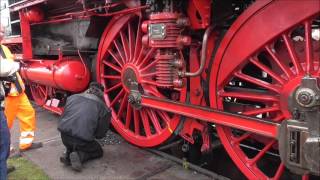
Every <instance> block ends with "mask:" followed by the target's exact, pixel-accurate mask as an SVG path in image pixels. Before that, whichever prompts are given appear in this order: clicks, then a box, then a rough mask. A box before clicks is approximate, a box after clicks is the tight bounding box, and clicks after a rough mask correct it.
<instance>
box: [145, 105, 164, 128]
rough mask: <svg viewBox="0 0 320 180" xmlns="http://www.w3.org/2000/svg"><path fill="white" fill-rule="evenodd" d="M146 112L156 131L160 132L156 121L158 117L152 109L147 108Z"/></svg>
mask: <svg viewBox="0 0 320 180" xmlns="http://www.w3.org/2000/svg"><path fill="white" fill-rule="evenodd" d="M147 113H148V114H149V117H150V120H151V122H152V124H153V126H154V128H155V130H156V132H157V133H158V134H159V133H160V132H161V126H160V124H159V122H158V117H157V116H156V114H155V112H154V110H152V109H149V110H148V111H147Z"/></svg>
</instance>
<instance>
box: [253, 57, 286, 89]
mask: <svg viewBox="0 0 320 180" xmlns="http://www.w3.org/2000/svg"><path fill="white" fill-rule="evenodd" d="M250 62H252V63H253V64H254V65H256V66H257V67H258V68H260V69H261V70H262V71H264V72H266V73H267V74H268V75H270V76H271V77H272V78H273V79H275V80H277V81H278V82H279V83H280V84H281V85H283V84H284V83H285V81H284V79H283V78H282V77H281V76H279V75H278V74H276V73H275V72H273V71H272V70H271V69H270V68H268V67H267V66H265V65H263V64H262V63H260V62H259V61H258V60H257V59H252V58H251V59H250Z"/></svg>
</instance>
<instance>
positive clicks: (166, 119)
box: [97, 15, 186, 147]
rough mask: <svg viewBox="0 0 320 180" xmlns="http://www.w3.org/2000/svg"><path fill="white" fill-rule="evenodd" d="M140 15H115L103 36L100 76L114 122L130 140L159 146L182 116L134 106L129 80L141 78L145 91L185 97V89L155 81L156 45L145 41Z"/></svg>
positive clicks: (139, 79) (142, 87) (168, 136)
mask: <svg viewBox="0 0 320 180" xmlns="http://www.w3.org/2000/svg"><path fill="white" fill-rule="evenodd" d="M141 21H142V19H141V17H139V16H137V15H126V16H122V17H121V18H115V19H113V20H112V21H111V22H110V25H109V26H108V27H107V28H106V30H105V33H104V34H103V36H102V38H101V41H102V42H101V43H100V45H99V52H98V56H97V80H98V81H99V82H101V83H102V84H103V85H104V86H105V100H106V103H107V106H108V107H110V108H111V109H112V117H113V118H112V124H113V126H114V127H115V129H116V130H117V131H118V132H119V133H120V134H121V135H122V136H123V137H124V138H125V139H126V140H128V141H129V142H130V143H133V144H135V145H138V146H142V147H152V146H157V145H160V144H161V143H163V142H164V141H166V140H167V139H168V138H170V137H171V136H172V134H173V131H174V130H175V129H176V127H177V126H178V124H179V122H180V117H179V116H177V115H175V114H170V113H167V112H164V111H159V110H155V109H150V108H142V109H139V110H137V109H135V108H134V107H132V106H131V104H130V103H128V95H129V93H130V84H131V82H132V81H134V82H138V84H139V88H140V90H141V91H143V92H144V93H145V94H148V95H152V96H156V97H161V98H168V99H173V100H176V101H184V100H185V96H186V90H185V88H183V89H175V90H173V89H165V90H163V89H159V88H158V87H157V83H156V81H155V75H156V72H155V71H156V69H155V61H154V56H155V49H154V48H148V47H145V46H143V45H142V42H141V40H142V32H141V29H140V28H141Z"/></svg>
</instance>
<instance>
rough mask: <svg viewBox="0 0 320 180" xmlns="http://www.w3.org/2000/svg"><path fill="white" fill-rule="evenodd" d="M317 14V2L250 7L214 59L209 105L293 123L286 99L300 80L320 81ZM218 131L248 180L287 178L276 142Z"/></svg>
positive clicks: (272, 3) (278, 3)
mask: <svg viewBox="0 0 320 180" xmlns="http://www.w3.org/2000/svg"><path fill="white" fill-rule="evenodd" d="M319 11H320V10H319V2H318V1H304V2H301V3H300V1H296V2H295V3H292V2H288V1H273V2H269V3H265V4H264V3H262V2H257V3H255V4H254V5H252V7H250V8H249V9H248V10H247V12H245V13H244V14H243V15H242V16H241V17H240V18H239V20H238V21H237V22H235V23H234V25H233V26H232V27H231V28H230V31H229V32H228V33H227V34H226V38H225V39H224V40H223V41H222V43H221V44H222V46H221V48H220V49H219V50H218V52H217V55H216V57H215V59H214V65H213V66H212V69H211V74H210V89H209V90H210V103H211V106H212V107H214V108H218V109H221V110H224V111H229V112H233V113H241V114H245V115H248V116H255V117H259V118H264V119H268V120H270V121H275V122H281V121H283V120H286V119H289V118H291V117H292V115H291V113H290V112H289V110H288V106H289V105H288V97H289V96H290V95H291V94H292V93H293V92H294V90H295V89H296V88H297V87H298V86H299V85H300V83H301V79H302V77H304V76H305V75H307V74H309V75H312V76H315V77H320V65H319V44H320V42H319V20H320V18H319ZM296 12H299V13H296ZM271 14H272V16H271ZM261 20H263V21H261ZM262 22H263V23H262ZM313 33H317V36H318V37H317V38H316V37H315V36H316V35H315V34H313ZM313 35H315V36H313ZM240 44H241V45H240ZM217 131H218V135H219V137H220V139H221V141H222V143H223V145H224V147H225V149H226V150H227V152H228V154H229V155H230V157H231V158H232V159H233V161H234V162H235V164H236V165H237V166H238V167H239V169H240V170H241V171H242V172H243V173H244V174H245V175H246V176H247V177H248V178H249V179H268V178H274V179H279V178H284V176H285V175H284V174H286V173H284V172H285V166H284V164H283V163H281V160H280V158H279V156H278V153H279V152H278V142H277V140H275V139H269V138H266V137H263V136H258V135H256V134H253V133H250V132H243V131H240V130H237V129H233V128H229V127H223V126H217ZM248 147H249V148H248ZM253 148H254V149H255V150H252V149H253ZM257 149H258V150H257ZM263 166H265V167H266V168H263ZM303 178H308V175H304V176H303Z"/></svg>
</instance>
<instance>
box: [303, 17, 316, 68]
mask: <svg viewBox="0 0 320 180" xmlns="http://www.w3.org/2000/svg"><path fill="white" fill-rule="evenodd" d="M304 31H305V38H304V40H305V52H306V69H307V73H308V74H310V73H311V72H313V70H314V65H313V56H312V50H313V48H312V37H311V23H310V22H309V21H306V22H305V23H304Z"/></svg>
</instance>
